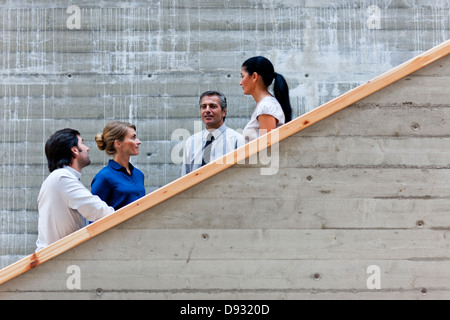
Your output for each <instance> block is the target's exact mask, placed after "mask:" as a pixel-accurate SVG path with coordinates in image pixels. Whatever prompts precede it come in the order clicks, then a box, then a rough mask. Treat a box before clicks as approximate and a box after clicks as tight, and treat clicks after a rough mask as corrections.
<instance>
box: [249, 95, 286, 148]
mask: <svg viewBox="0 0 450 320" xmlns="http://www.w3.org/2000/svg"><path fill="white" fill-rule="evenodd" d="M262 114H267V115H270V116H273V117H274V118H275V119H277V128H278V127H281V126H282V125H284V124H285V122H286V118H285V116H284V112H283V109H282V108H281V105H280V103H279V102H278V100H277V99H275V98H274V97H266V98H264V99H262V100H261V101H260V102H259V103H258V104H257V106H256V108H255V111H254V112H253V114H252V117H251V119H250V122H249V123H248V124H247V125H246V126H245V128H244V137H245V143H249V142H250V141H252V140H255V139H257V138H259V122H258V117H259V116H260V115H262Z"/></svg>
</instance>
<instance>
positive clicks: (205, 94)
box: [199, 91, 228, 121]
mask: <svg viewBox="0 0 450 320" xmlns="http://www.w3.org/2000/svg"><path fill="white" fill-rule="evenodd" d="M211 96H218V97H219V103H220V107H221V108H222V111H224V110H227V106H228V104H227V97H225V95H224V94H223V93H222V92H220V91H206V92H203V94H202V95H201V96H200V101H199V105H200V106H201V105H202V100H203V98H204V97H211ZM225 119H226V117H224V118H223V121H225Z"/></svg>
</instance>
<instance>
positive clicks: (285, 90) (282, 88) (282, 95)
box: [273, 72, 292, 123]
mask: <svg viewBox="0 0 450 320" xmlns="http://www.w3.org/2000/svg"><path fill="white" fill-rule="evenodd" d="M273 91H274V94H275V98H276V99H277V100H278V102H279V103H280V105H281V108H282V109H283V112H284V117H285V118H286V123H288V122H289V121H291V120H292V107H291V101H290V99H289V87H288V84H287V82H286V80H285V79H284V77H283V76H282V75H281V74H279V73H276V72H275V83H274V86H273Z"/></svg>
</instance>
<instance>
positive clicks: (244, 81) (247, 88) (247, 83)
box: [240, 67, 256, 95]
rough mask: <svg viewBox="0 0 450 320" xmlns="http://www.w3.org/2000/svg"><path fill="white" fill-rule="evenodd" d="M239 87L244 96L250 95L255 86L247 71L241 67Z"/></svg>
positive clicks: (251, 76)
mask: <svg viewBox="0 0 450 320" xmlns="http://www.w3.org/2000/svg"><path fill="white" fill-rule="evenodd" d="M240 85H241V87H242V89H243V90H244V94H245V95H251V94H252V92H253V90H254V88H255V86H256V82H255V80H254V77H253V75H250V74H248V72H247V69H246V68H245V67H242V69H241V83H240Z"/></svg>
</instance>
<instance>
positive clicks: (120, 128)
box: [95, 121, 136, 156]
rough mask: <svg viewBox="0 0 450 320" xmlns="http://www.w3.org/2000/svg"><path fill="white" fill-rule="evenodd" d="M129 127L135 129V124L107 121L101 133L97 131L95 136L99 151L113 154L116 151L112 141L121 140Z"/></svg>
mask: <svg viewBox="0 0 450 320" xmlns="http://www.w3.org/2000/svg"><path fill="white" fill-rule="evenodd" d="M130 128H131V129H134V130H135V131H136V126H135V125H134V124H131V123H126V122H120V121H114V122H110V123H108V124H107V125H106V126H105V128H104V129H103V133H97V135H96V136H95V142H96V143H97V148H98V149H99V150H101V151H105V152H106V154H108V155H110V156H111V155H114V154H115V153H116V152H117V151H116V148H115V147H114V142H116V140H119V141H123V139H124V138H125V136H126V135H127V132H128V129H130Z"/></svg>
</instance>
